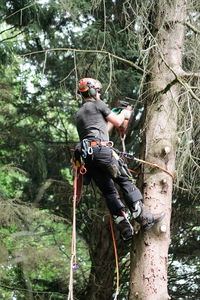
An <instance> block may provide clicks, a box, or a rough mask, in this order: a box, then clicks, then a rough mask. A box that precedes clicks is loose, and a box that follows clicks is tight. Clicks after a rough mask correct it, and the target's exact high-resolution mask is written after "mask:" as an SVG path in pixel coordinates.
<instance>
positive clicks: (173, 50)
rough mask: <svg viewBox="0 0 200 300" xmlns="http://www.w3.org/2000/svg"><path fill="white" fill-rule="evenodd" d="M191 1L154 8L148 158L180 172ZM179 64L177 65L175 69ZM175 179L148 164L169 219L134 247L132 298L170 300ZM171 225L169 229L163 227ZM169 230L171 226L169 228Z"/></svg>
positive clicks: (156, 197)
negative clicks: (180, 111)
mask: <svg viewBox="0 0 200 300" xmlns="http://www.w3.org/2000/svg"><path fill="white" fill-rule="evenodd" d="M185 14H186V0H177V1H176V0H173V1H158V2H156V1H155V5H154V8H153V12H152V20H151V24H153V28H154V29H153V31H152V37H151V38H152V40H154V42H155V48H153V47H152V49H153V50H152V51H151V55H150V56H149V57H150V59H149V68H148V70H149V76H147V82H146V83H147V85H146V86H147V89H148V90H147V93H148V94H147V95H146V98H147V105H146V120H145V124H144V132H145V145H144V149H145V153H144V155H145V160H146V161H149V162H152V163H155V164H157V165H159V166H161V167H162V168H164V169H167V170H168V171H170V172H172V173H174V171H175V156H176V139H177V137H176V132H177V105H176V104H177V100H178V96H179V90H180V86H179V85H178V83H177V81H176V75H175V73H176V74H177V76H178V75H179V74H181V72H182V50H183V42H184V25H183V22H184V20H185ZM172 69H173V70H172ZM172 186H173V180H172V177H171V176H170V175H168V174H167V173H165V172H163V171H161V170H160V169H157V168H153V167H149V166H144V203H145V205H146V206H147V208H148V209H149V210H150V211H151V212H152V213H158V212H161V211H164V212H165V213H166V216H165V218H164V219H163V221H162V222H161V224H157V225H156V226H154V227H153V228H152V229H151V230H150V231H148V232H146V233H143V232H139V234H138V235H136V236H135V237H134V242H133V246H132V252H131V277H130V289H129V300H133V299H137V300H167V299H170V298H169V296H168V290H167V267H168V248H169V243H170V218H171V203H172ZM161 225H165V227H166V232H162V231H161V229H162V228H161ZM164 229H165V228H164Z"/></svg>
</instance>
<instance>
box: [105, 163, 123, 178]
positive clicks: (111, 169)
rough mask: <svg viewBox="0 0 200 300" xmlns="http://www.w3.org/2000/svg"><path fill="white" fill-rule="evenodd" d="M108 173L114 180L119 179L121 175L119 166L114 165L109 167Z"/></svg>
mask: <svg viewBox="0 0 200 300" xmlns="http://www.w3.org/2000/svg"><path fill="white" fill-rule="evenodd" d="M108 172H109V174H110V176H111V177H112V178H117V177H118V176H119V175H121V172H120V170H119V168H118V166H117V165H116V164H114V163H111V164H109V165H108Z"/></svg>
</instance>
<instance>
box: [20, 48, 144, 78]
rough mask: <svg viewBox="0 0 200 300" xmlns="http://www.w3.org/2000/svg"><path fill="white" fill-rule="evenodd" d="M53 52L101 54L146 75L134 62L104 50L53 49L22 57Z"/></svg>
mask: <svg viewBox="0 0 200 300" xmlns="http://www.w3.org/2000/svg"><path fill="white" fill-rule="evenodd" d="M53 51H71V52H74V53H84V52H85V53H99V54H104V55H108V56H109V57H113V58H115V59H117V60H119V61H122V62H124V63H126V64H128V65H130V66H131V67H133V68H135V69H137V70H138V71H140V72H141V73H144V70H143V69H142V68H140V67H139V66H138V65H136V64H134V63H133V62H132V61H130V60H127V59H125V58H122V57H120V56H117V55H115V54H112V53H110V52H108V51H104V50H86V49H73V48H52V49H46V50H40V51H33V52H30V53H25V54H23V55H21V56H22V57H26V56H31V55H35V54H40V53H46V52H53Z"/></svg>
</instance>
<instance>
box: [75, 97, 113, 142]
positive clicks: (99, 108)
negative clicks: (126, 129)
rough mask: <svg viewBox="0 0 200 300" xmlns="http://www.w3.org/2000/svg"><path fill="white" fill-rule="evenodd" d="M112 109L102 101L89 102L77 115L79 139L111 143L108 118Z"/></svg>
mask: <svg viewBox="0 0 200 300" xmlns="http://www.w3.org/2000/svg"><path fill="white" fill-rule="evenodd" d="M110 113H111V110H110V108H108V106H107V105H106V104H105V103H104V102H103V101H101V100H97V101H92V100H91V101H87V102H85V103H84V104H83V105H82V106H81V108H80V109H79V110H78V112H77V114H76V126H77V130H78V134H79V138H80V140H81V141H82V140H83V139H86V138H87V139H90V140H92V139H94V140H101V141H109V135H108V122H107V120H106V117H107V116H108V115H109V114H110Z"/></svg>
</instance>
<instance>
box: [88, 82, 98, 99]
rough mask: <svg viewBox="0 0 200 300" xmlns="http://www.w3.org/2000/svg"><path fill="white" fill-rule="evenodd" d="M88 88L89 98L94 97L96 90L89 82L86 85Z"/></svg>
mask: <svg viewBox="0 0 200 300" xmlns="http://www.w3.org/2000/svg"><path fill="white" fill-rule="evenodd" d="M87 84H88V86H89V90H88V93H89V95H90V96H91V97H96V94H97V90H96V89H95V88H93V87H92V84H91V83H90V82H88V83H87Z"/></svg>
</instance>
